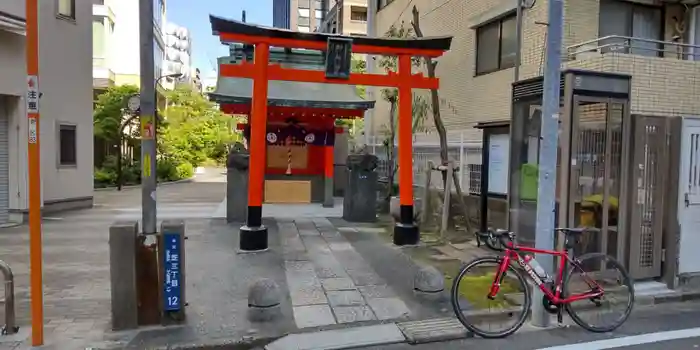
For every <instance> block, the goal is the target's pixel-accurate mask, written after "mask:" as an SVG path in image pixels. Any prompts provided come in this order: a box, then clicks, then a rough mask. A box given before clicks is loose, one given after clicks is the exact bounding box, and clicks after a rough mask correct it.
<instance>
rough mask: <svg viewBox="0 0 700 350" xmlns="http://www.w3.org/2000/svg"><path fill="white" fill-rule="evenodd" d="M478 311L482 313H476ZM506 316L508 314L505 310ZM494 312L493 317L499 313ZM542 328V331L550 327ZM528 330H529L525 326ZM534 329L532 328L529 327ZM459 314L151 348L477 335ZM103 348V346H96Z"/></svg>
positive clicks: (680, 298) (242, 347) (315, 346)
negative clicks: (457, 315) (468, 327)
mask: <svg viewBox="0 0 700 350" xmlns="http://www.w3.org/2000/svg"><path fill="white" fill-rule="evenodd" d="M697 300H700V290H698V291H683V292H678V293H668V294H664V295H657V296H639V297H637V298H636V299H635V305H636V306H651V305H658V304H667V303H677V302H687V301H697ZM476 313H477V314H478V312H476ZM503 314H504V315H505V314H506V313H503ZM498 315H499V313H494V314H493V315H490V317H493V316H498ZM546 329H548V328H541V329H539V328H538V330H546ZM523 330H525V331H527V330H528V329H526V328H524V329H523ZM529 331H532V330H529ZM473 337H474V335H473V334H471V333H470V332H468V331H467V329H465V328H464V326H462V324H461V323H460V322H459V320H457V318H455V317H445V318H435V319H428V320H420V321H403V322H392V323H382V324H376V325H364V326H357V327H350V328H340V329H330V330H322V331H312V332H302V333H294V334H288V335H284V336H279V337H261V338H252V337H243V338H239V339H233V340H232V339H228V340H225V339H222V340H218V341H216V340H215V341H207V342H206V343H205V342H201V343H189V344H174V345H167V346H160V347H155V348H149V349H151V350H205V349H206V350H224V349H227V350H252V349H256V350H263V349H264V350H289V349H295V350H328V349H334V350H342V349H356V348H362V347H369V346H381V345H390V344H401V343H406V344H411V345H416V344H425V343H433V342H441V341H451V340H459V339H467V338H473ZM94 349H99V348H94Z"/></svg>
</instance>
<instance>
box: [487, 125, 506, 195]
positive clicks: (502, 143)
mask: <svg viewBox="0 0 700 350" xmlns="http://www.w3.org/2000/svg"><path fill="white" fill-rule="evenodd" d="M509 161H510V135H508V134H505V135H491V136H490V137H489V174H488V176H489V188H488V191H489V192H491V193H500V194H507V193H508V174H509V172H510V171H509Z"/></svg>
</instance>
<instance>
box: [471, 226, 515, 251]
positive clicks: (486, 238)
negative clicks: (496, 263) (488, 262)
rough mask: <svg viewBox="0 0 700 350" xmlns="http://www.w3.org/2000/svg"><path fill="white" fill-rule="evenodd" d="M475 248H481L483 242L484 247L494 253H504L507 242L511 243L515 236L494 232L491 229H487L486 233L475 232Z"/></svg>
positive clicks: (508, 233)
mask: <svg viewBox="0 0 700 350" xmlns="http://www.w3.org/2000/svg"><path fill="white" fill-rule="evenodd" d="M476 237H477V246H481V243H482V242H483V243H484V244H486V246H487V247H488V248H489V249H491V250H494V251H497V252H502V251H505V250H506V248H505V247H507V246H508V242H512V241H513V238H514V237H515V235H514V234H513V233H512V232H509V231H504V232H495V231H494V230H492V229H488V230H487V231H486V232H476Z"/></svg>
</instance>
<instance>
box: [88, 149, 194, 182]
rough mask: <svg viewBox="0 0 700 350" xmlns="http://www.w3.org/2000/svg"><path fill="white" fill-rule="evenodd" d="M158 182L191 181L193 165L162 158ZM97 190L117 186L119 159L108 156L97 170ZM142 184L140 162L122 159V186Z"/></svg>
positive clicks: (158, 168) (158, 169)
mask: <svg viewBox="0 0 700 350" xmlns="http://www.w3.org/2000/svg"><path fill="white" fill-rule="evenodd" d="M156 175H157V177H158V182H170V181H177V180H182V179H189V178H191V177H192V176H193V175H194V167H193V166H192V164H190V163H188V162H184V161H177V160H175V159H172V158H161V159H159V160H158V162H157V163H156ZM94 178H95V188H104V187H114V186H116V185H117V157H115V156H108V157H107V158H106V160H105V162H104V163H103V164H102V166H101V167H99V168H96V169H95V174H94ZM140 183H141V164H140V163H139V162H138V161H131V160H129V159H126V158H123V159H122V185H123V186H130V185H138V184H140Z"/></svg>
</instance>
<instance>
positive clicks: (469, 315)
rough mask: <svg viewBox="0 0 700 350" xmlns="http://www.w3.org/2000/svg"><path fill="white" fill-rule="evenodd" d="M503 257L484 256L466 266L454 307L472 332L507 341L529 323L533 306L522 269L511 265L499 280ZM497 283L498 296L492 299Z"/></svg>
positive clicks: (456, 288) (455, 287) (454, 292)
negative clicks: (531, 306)
mask: <svg viewBox="0 0 700 350" xmlns="http://www.w3.org/2000/svg"><path fill="white" fill-rule="evenodd" d="M501 262H502V258H500V257H483V258H478V259H475V260H472V261H471V262H470V263H468V264H467V265H466V266H464V267H463V268H462V269H461V270H460V271H459V273H458V274H457V277H456V278H455V279H454V281H453V283H452V293H451V296H452V308H453V310H454V312H455V315H456V316H457V319H459V321H460V322H461V323H462V324H463V325H464V327H466V328H467V329H468V330H469V331H470V332H472V333H474V334H476V335H478V336H480V337H483V338H503V337H507V336H509V335H511V334H513V333H514V332H515V331H517V330H518V329H519V328H520V327H521V326H522V325H523V323H524V322H525V320H526V318H527V315H528V310H530V304H531V303H532V299H531V295H530V293H531V292H530V288H529V287H528V284H527V282H526V280H525V277H523V275H522V273H521V272H520V270H517V269H515V268H514V267H513V266H512V265H508V269H507V270H506V272H505V273H504V275H503V276H500V281H495V279H496V277H497V276H496V275H497V274H498V269H499V266H500V265H501ZM494 283H496V284H499V285H500V286H499V290H498V293H497V294H496V296H495V297H494V298H489V297H488V296H489V293H490V291H491V288H492V286H493V285H494Z"/></svg>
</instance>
